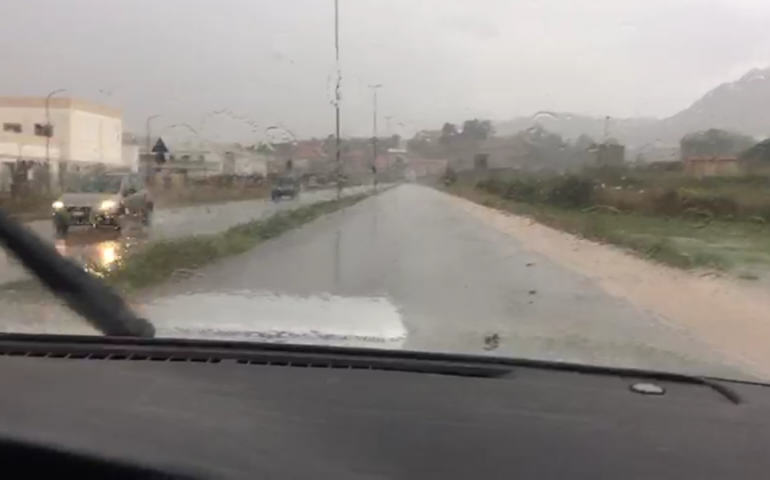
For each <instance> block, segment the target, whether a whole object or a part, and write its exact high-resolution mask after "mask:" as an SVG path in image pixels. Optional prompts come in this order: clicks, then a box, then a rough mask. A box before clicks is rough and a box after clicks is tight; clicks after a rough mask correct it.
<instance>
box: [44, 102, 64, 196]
mask: <svg viewBox="0 0 770 480" xmlns="http://www.w3.org/2000/svg"><path fill="white" fill-rule="evenodd" d="M65 91H66V90H65V89H63V88H59V89H57V90H54V91H53V92H51V93H49V94H48V95H46V96H45V164H46V167H47V168H48V172H49V173H50V171H51V135H52V134H53V129H52V128H51V97H53V96H54V95H56V94H57V93H62V92H65ZM59 160H61V147H60V148H59ZM60 168H61V164H59V165H57V168H56V173H57V175H58V176H59V179H60V180H61V174H60V173H59V169H60ZM47 181H48V189H49V190H50V188H51V179H50V177H49V179H48V180H47ZM60 186H61V185H60Z"/></svg>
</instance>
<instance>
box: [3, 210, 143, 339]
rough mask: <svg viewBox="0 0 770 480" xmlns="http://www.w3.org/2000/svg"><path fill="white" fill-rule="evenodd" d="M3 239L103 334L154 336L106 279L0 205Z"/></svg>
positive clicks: (29, 268)
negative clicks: (88, 270) (71, 257)
mask: <svg viewBox="0 0 770 480" xmlns="http://www.w3.org/2000/svg"><path fill="white" fill-rule="evenodd" d="M0 243H2V244H3V245H4V246H5V248H6V250H8V251H10V252H11V253H12V254H13V255H14V256H16V258H17V259H18V260H19V261H20V262H21V263H22V264H23V265H24V267H25V268H26V269H27V270H29V271H30V272H31V273H33V274H35V276H37V278H38V279H40V281H41V282H42V283H43V285H45V286H46V287H47V288H48V289H49V290H50V291H51V292H53V294H54V295H56V296H57V297H59V298H60V299H62V300H63V301H64V302H65V303H66V304H67V305H68V306H69V307H70V308H71V309H72V310H74V311H75V312H77V313H78V314H80V315H81V316H82V317H83V318H85V319H86V320H87V321H88V323H90V324H91V325H92V326H93V327H94V328H96V329H97V330H99V331H100V332H101V333H103V334H104V335H108V336H120V337H153V336H154V335H155V327H153V325H152V324H151V323H150V322H148V321H147V320H144V319H142V318H139V317H138V316H136V314H134V312H133V311H131V309H130V308H128V306H127V305H126V303H125V302H124V301H123V299H122V298H121V297H120V295H118V294H117V293H115V292H114V291H113V290H112V289H111V288H110V287H108V286H107V285H106V284H105V283H104V282H102V281H101V280H99V279H98V278H96V277H94V276H93V275H91V274H90V273H88V272H86V271H85V270H84V269H83V268H82V267H80V266H78V265H77V264H75V263H74V262H73V261H72V260H70V259H67V258H64V257H63V256H61V255H60V254H59V252H57V251H56V249H55V248H54V247H53V246H52V245H50V244H48V243H46V242H45V241H44V240H42V239H41V238H39V237H38V236H37V235H35V234H34V233H33V232H32V231H30V230H29V229H27V228H26V227H25V226H23V225H21V224H19V223H18V222H16V221H15V220H13V219H12V218H10V217H9V216H8V214H7V213H6V212H5V211H4V210H3V209H0Z"/></svg>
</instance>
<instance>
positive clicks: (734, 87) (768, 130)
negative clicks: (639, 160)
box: [495, 68, 770, 148]
mask: <svg viewBox="0 0 770 480" xmlns="http://www.w3.org/2000/svg"><path fill="white" fill-rule="evenodd" d="M768 105H770V68H766V69H754V70H751V71H749V72H748V73H746V74H745V75H743V76H742V77H741V78H739V79H738V80H736V81H734V82H729V83H724V84H722V85H719V86H718V87H716V88H714V89H713V90H711V91H709V92H708V93H706V94H705V95H704V96H703V97H701V98H700V99H698V100H697V101H695V102H694V103H693V104H692V105H690V106H689V107H688V108H686V109H684V110H682V111H681V112H679V113H676V114H675V115H672V116H671V117H668V118H664V119H655V118H628V119H611V121H610V124H609V132H610V135H611V136H613V137H615V138H617V139H618V140H620V141H621V142H622V143H625V144H626V145H628V146H630V147H637V148H639V147H643V146H645V145H650V144H656V145H672V144H676V143H678V142H679V139H680V138H681V137H682V136H683V135H685V134H687V133H691V132H696V131H700V130H706V129H708V128H720V129H724V130H732V131H736V132H740V133H744V134H747V135H752V136H754V137H758V138H766V137H768V136H770V108H768ZM536 121H537V123H539V124H540V125H542V126H543V127H545V128H547V129H548V130H551V131H553V132H556V133H559V134H561V135H562V136H564V137H568V138H575V137H577V136H578V135H580V134H587V135H590V136H591V137H593V138H596V139H601V138H602V137H603V135H604V123H605V120H604V118H597V117H588V116H583V115H575V114H571V113H555V114H554V115H539V116H538V117H537V119H536ZM534 122H535V120H534V119H533V118H532V117H519V118H515V119H513V120H509V121H505V122H499V123H497V124H495V129H496V131H497V132H498V134H499V135H510V134H513V133H516V132H518V131H521V130H524V129H527V128H529V127H531V126H532V125H533V123H534Z"/></svg>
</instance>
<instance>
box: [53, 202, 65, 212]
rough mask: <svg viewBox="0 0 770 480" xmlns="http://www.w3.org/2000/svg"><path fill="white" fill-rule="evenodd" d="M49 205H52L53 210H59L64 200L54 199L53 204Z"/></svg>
mask: <svg viewBox="0 0 770 480" xmlns="http://www.w3.org/2000/svg"><path fill="white" fill-rule="evenodd" d="M51 206H52V207H53V209H54V210H61V209H62V208H64V202H62V201H61V200H56V201H55V202H53V205H51Z"/></svg>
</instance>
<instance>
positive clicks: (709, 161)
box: [682, 155, 743, 177]
mask: <svg viewBox="0 0 770 480" xmlns="http://www.w3.org/2000/svg"><path fill="white" fill-rule="evenodd" d="M682 164H683V165H682V171H683V172H684V173H685V174H686V175H691V176H693V177H716V176H726V175H739V174H741V173H742V172H743V168H742V165H741V163H740V161H739V160H738V157H736V156H718V155H710V156H709V155H701V156H691V157H686V158H684V159H683V160H682Z"/></svg>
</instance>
